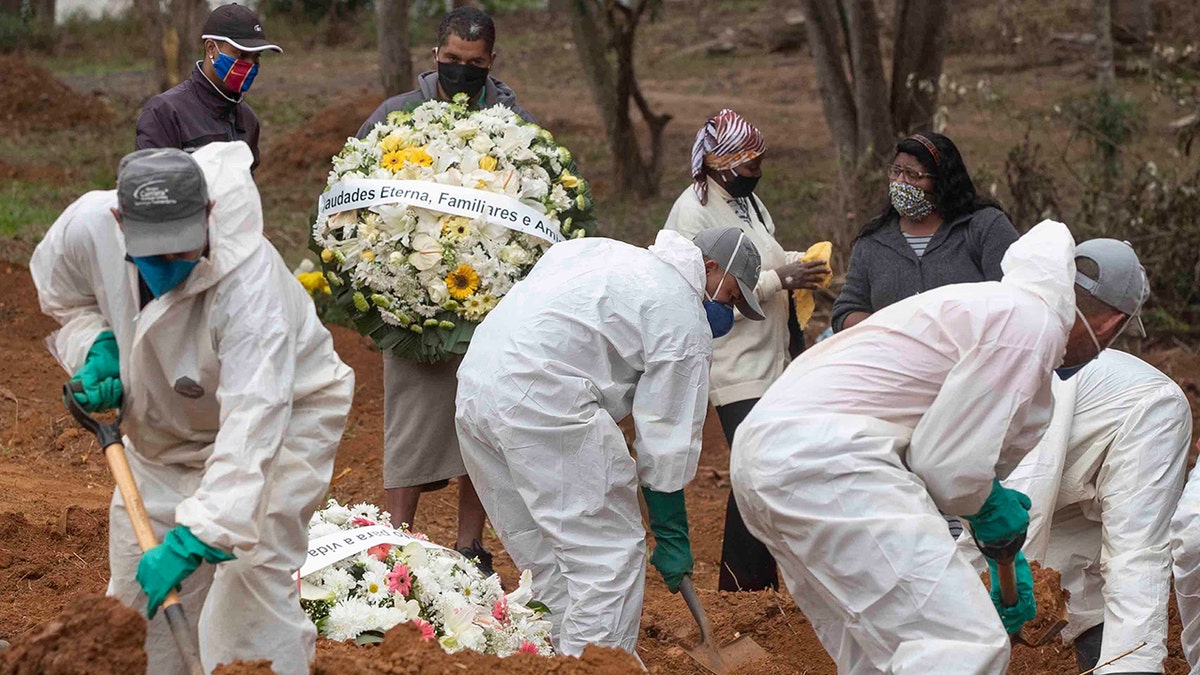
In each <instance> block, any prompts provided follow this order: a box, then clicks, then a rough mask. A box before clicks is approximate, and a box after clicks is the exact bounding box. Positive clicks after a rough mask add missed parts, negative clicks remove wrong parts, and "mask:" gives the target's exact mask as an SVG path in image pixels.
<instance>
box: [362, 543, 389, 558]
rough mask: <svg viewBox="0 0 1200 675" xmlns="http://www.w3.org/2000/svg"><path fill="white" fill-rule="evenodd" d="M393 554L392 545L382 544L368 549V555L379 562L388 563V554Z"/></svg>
mask: <svg viewBox="0 0 1200 675" xmlns="http://www.w3.org/2000/svg"><path fill="white" fill-rule="evenodd" d="M391 552H392V545H391V544H380V545H378V546H372V547H371V548H369V549H367V555H369V556H371V557H373V558H375V559H376V560H378V561H379V562H386V561H387V557H388V554H389V553H391Z"/></svg>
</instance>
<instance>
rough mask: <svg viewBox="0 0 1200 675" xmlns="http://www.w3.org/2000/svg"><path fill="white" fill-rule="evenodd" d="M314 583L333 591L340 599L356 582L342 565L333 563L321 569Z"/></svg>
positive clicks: (344, 596) (348, 592)
mask: <svg viewBox="0 0 1200 675" xmlns="http://www.w3.org/2000/svg"><path fill="white" fill-rule="evenodd" d="M315 583H316V584H317V585H318V586H321V587H323V588H325V589H326V590H328V591H329V592H331V593H333V594H334V595H335V596H337V598H338V599H339V600H341V599H344V598H346V597H347V596H348V595H349V594H350V589H352V588H354V586H355V584H356V583H357V582H356V581H355V579H354V576H353V575H352V574H350V572H348V571H347V570H346V569H345V568H344V567H341V566H339V565H334V566H331V567H326V568H325V569H324V570H321V572H320V575H319V576H318V577H317V580H316V582H315Z"/></svg>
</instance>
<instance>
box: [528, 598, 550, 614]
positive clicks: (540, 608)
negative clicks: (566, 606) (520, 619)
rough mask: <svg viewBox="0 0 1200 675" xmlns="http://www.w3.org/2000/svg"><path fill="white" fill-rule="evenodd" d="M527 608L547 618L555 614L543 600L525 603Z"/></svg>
mask: <svg viewBox="0 0 1200 675" xmlns="http://www.w3.org/2000/svg"><path fill="white" fill-rule="evenodd" d="M525 606H526V607H528V608H529V609H532V610H533V611H535V612H541V613H542V614H543V615H545V616H550V615H551V614H553V613H554V612H551V611H550V608H549V607H547V606H546V603H544V602H542V601H541V600H530V601H529V602H527V603H525Z"/></svg>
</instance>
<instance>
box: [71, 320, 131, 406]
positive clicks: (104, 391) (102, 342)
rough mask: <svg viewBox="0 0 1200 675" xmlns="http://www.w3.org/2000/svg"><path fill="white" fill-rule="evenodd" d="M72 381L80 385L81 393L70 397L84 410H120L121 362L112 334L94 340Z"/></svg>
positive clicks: (109, 331)
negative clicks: (81, 385)
mask: <svg viewBox="0 0 1200 675" xmlns="http://www.w3.org/2000/svg"><path fill="white" fill-rule="evenodd" d="M71 380H73V381H78V382H81V383H82V384H83V391H82V392H75V393H74V394H73V396H74V397H75V400H76V401H79V404H80V405H81V406H83V409H84V410H86V411H88V412H102V411H105V410H111V409H113V408H119V407H121V393H122V389H121V359H120V354H119V353H118V351H117V338H116V337H115V336H114V335H113V333H112V331H111V330H106V331H104V332H103V333H101V334H100V335H98V336H96V341H95V342H93V343H92V347H91V349H88V353H87V358H86V359H84V361H83V366H81V367H80V368H79V371H78V372H76V373H75V376H74V377H72V378H71Z"/></svg>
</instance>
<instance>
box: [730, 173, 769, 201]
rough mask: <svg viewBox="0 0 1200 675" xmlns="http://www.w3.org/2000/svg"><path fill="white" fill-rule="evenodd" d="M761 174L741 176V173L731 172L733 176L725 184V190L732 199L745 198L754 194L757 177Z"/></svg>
mask: <svg viewBox="0 0 1200 675" xmlns="http://www.w3.org/2000/svg"><path fill="white" fill-rule="evenodd" d="M761 177H762V176H743V175H741V174H737V173H735V174H733V178H732V179H731V180H730V181H729V182H728V183H726V184H725V191H726V192H728V193H729V196H730V197H733V198H734V199H745V198H746V197H749V196H750V195H752V194H754V188H755V187H756V186H757V185H758V179H759V178H761Z"/></svg>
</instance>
